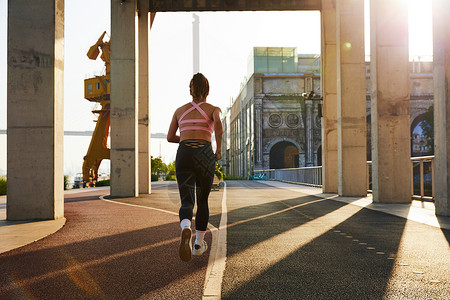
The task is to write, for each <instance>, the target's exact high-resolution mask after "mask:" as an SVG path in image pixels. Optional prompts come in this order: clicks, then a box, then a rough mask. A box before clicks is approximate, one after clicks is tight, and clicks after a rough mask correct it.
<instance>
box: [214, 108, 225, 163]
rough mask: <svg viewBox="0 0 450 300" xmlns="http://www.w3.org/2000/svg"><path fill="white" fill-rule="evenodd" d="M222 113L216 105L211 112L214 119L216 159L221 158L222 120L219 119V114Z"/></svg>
mask: <svg viewBox="0 0 450 300" xmlns="http://www.w3.org/2000/svg"><path fill="white" fill-rule="evenodd" d="M221 114H222V110H220V108H218V107H216V109H215V110H214V112H213V121H214V134H215V136H216V160H220V159H221V158H222V133H223V128H222V120H220V115H221Z"/></svg>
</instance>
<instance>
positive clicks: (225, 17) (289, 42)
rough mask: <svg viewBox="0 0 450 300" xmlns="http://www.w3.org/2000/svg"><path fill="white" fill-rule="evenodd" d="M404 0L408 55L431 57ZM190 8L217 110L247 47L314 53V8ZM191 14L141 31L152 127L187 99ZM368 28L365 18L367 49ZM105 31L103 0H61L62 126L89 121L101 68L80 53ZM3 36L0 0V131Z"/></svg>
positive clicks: (417, 7)
mask: <svg viewBox="0 0 450 300" xmlns="http://www.w3.org/2000/svg"><path fill="white" fill-rule="evenodd" d="M365 1H366V7H368V1H367V0H365ZM404 1H405V2H407V3H408V4H409V9H410V11H409V12H410V24H409V31H410V54H412V55H431V54H432V37H431V36H432V34H431V5H430V3H431V0H404ZM197 14H198V15H199V16H200V72H202V73H203V74H204V75H205V76H206V77H207V78H208V79H209V82H210V95H209V97H208V102H210V103H212V104H214V105H216V106H219V107H221V108H222V109H225V108H226V107H227V106H229V104H230V99H231V98H233V97H236V96H237V95H238V93H239V89H240V85H241V83H242V82H243V81H244V77H245V76H246V75H247V59H248V56H249V55H250V53H251V50H252V47H255V46H264V47H271V46H273V47H282V46H285V47H297V51H298V53H302V54H319V53H320V13H319V12H318V11H308V12H214V13H212V12H211V13H208V12H201V13H197ZM192 20H193V18H192V13H157V14H156V18H155V21H154V23H153V27H152V29H151V31H150V36H149V41H150V46H149V51H150V101H151V120H150V122H151V132H152V133H159V132H162V133H166V132H167V129H168V125H169V122H170V119H171V116H172V114H173V111H174V110H175V109H176V108H177V107H179V106H181V105H182V104H184V103H186V102H188V101H190V97H189V89H188V85H189V81H190V78H191V76H192V72H193V71H192V69H193V66H192V56H193V54H192ZM367 20H368V12H367V9H366V21H367ZM368 28H369V27H368V22H367V23H366V53H367V54H368V53H369V35H368ZM105 30H106V31H107V33H108V34H110V1H109V0H95V1H92V0H66V1H65V65H64V69H65V70H64V71H65V75H64V129H65V130H79V131H84V130H93V129H94V127H95V123H94V122H93V120H94V118H95V116H94V115H93V114H92V113H91V110H92V109H93V104H91V103H90V102H89V101H87V100H85V99H84V98H83V96H84V95H83V94H84V89H83V87H84V83H83V81H84V79H85V78H88V77H91V76H92V75H100V74H101V73H102V71H103V70H104V67H103V62H102V61H101V60H96V61H92V60H89V59H88V58H87V56H86V52H87V50H88V49H89V47H90V46H91V45H92V44H94V43H95V42H96V41H97V39H98V37H99V36H100V35H101V34H102V32H103V31H105ZM6 42H7V0H0V129H6V90H7V89H6V82H7V81H6V50H7V43H6ZM112 43H114V41H112ZM2 148H5V147H4V145H0V156H1V152H2ZM0 163H1V162H0ZM0 167H1V166H0Z"/></svg>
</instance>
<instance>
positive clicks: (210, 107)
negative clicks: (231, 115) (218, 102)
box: [205, 103, 222, 112]
mask: <svg viewBox="0 0 450 300" xmlns="http://www.w3.org/2000/svg"><path fill="white" fill-rule="evenodd" d="M205 105H207V107H208V110H210V111H212V112H213V111H215V110H216V109H217V110H219V111H222V110H221V109H220V107H218V106H214V105H213V104H211V103H205Z"/></svg>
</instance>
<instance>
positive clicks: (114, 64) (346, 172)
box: [7, 0, 450, 220]
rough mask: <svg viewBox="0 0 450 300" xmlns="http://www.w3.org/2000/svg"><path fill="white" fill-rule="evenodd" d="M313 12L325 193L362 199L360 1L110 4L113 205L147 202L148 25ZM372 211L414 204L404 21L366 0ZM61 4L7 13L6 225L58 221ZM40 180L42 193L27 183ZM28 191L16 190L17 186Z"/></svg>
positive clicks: (446, 63) (441, 38) (385, 4)
mask: <svg viewBox="0 0 450 300" xmlns="http://www.w3.org/2000/svg"><path fill="white" fill-rule="evenodd" d="M433 5H434V7H433V20H434V24H433V29H434V99H435V108H436V109H435V124H436V125H438V126H435V152H436V153H435V155H436V158H435V159H436V168H435V174H434V178H435V182H436V184H435V196H436V198H435V199H436V200H435V201H436V213H437V214H439V215H444V216H448V215H450V195H449V188H450V162H449V161H448V153H447V152H448V150H450V126H447V123H448V122H450V113H449V111H450V107H448V106H449V105H450V94H449V92H448V87H449V81H450V40H448V39H447V37H448V36H450V2H449V1H446V0H435V1H434V3H433ZM199 10H202V11H218V10H239V11H242V10H320V11H321V14H322V59H323V61H322V68H323V70H322V75H323V78H322V86H323V87H322V91H323V97H324V106H323V126H322V128H323V135H322V141H323V151H322V152H323V159H322V161H323V165H324V168H323V170H324V171H323V179H324V187H323V190H324V192H326V193H339V195H342V196H364V195H366V173H365V170H366V169H365V164H366V103H365V97H366V95H365V63H364V1H363V0H305V1H300V0H298V1H294V0H291V1H289V0H285V1H275V0H274V1H271V0H209V1H207V0H191V1H164V0H152V1H147V0H112V1H111V39H112V40H113V41H121V42H120V43H114V42H113V43H112V46H111V51H112V56H111V81H112V83H113V84H112V88H111V195H112V196H115V197H136V196H138V195H139V194H148V193H150V192H151V185H150V153H149V140H150V137H149V130H148V116H149V105H148V104H149V98H148V43H149V40H148V31H149V28H150V27H151V25H150V24H149V22H148V19H149V18H148V14H149V13H150V12H152V13H153V14H152V16H154V13H156V12H161V11H199ZM370 25H371V51H370V52H371V85H372V92H371V99H372V100H371V101H372V103H371V108H372V118H371V122H372V153H373V195H374V197H373V201H374V202H380V203H409V202H411V168H410V161H409V159H410V151H411V150H410V140H409V138H410V129H409V126H410V108H409V100H410V94H409V71H408V60H409V51H408V11H407V6H406V5H405V2H404V1H401V0H378V1H371V17H370ZM63 74H64V1H63V0H42V1H39V2H30V1H25V0H17V1H10V2H9V5H8V102H7V105H8V200H7V201H8V204H7V208H8V211H7V217H8V219H9V220H23V219H58V218H61V217H63V214H64V205H63V180H62V178H63V155H62V153H63V149H62V147H63V94H64V93H63ZM35 177H39V178H42V181H41V182H39V184H37V183H36V184H34V183H32V182H33V181H32V180H30V179H31V178H35ZM25 182H26V183H27V184H24V183H25Z"/></svg>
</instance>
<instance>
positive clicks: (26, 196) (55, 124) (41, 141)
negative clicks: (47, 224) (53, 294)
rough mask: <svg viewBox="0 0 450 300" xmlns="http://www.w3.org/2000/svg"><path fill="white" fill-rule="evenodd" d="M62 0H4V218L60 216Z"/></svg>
mask: <svg viewBox="0 0 450 300" xmlns="http://www.w3.org/2000/svg"><path fill="white" fill-rule="evenodd" d="M63 78H64V1H63V0H42V1H38V2H35V1H31V2H30V1H26V0H15V1H9V2H8V90H7V95H8V96H7V98H8V100H7V107H8V112H7V116H8V123H7V126H8V135H7V144H8V146H7V156H8V161H7V169H8V187H7V189H8V195H7V196H8V197H7V219H8V220H27V219H58V218H62V217H64V194H63V190H64V180H63V179H64V173H63V171H64V169H63V166H64V164H63V145H64V140H63V139H64V128H63V117H64V107H63V105H64V82H63Z"/></svg>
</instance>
